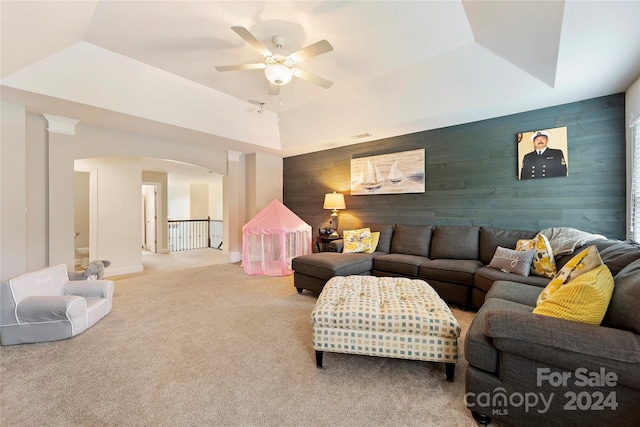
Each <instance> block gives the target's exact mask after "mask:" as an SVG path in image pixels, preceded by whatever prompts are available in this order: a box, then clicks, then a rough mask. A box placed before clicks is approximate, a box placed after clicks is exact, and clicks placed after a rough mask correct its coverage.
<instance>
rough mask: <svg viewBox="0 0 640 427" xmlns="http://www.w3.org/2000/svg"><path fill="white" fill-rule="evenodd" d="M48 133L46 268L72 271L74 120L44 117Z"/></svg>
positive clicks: (76, 122) (45, 115)
mask: <svg viewBox="0 0 640 427" xmlns="http://www.w3.org/2000/svg"><path fill="white" fill-rule="evenodd" d="M44 118H45V119H47V122H48V128H47V130H48V131H49V141H48V142H49V173H48V175H49V176H48V178H49V179H48V183H49V185H48V191H47V194H48V198H49V202H48V203H49V265H56V264H66V265H67V269H68V270H70V271H73V269H74V223H73V203H74V200H73V160H74V157H75V142H74V139H75V138H74V137H75V134H76V132H75V127H76V125H77V124H78V120H73V119H67V118H65V117H57V116H51V115H48V114H44Z"/></svg>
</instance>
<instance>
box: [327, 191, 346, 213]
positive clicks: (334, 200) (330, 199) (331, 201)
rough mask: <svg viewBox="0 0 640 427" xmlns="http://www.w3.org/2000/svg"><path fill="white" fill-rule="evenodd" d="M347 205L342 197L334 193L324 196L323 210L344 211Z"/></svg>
mask: <svg viewBox="0 0 640 427" xmlns="http://www.w3.org/2000/svg"><path fill="white" fill-rule="evenodd" d="M346 208H347V205H345V203H344V195H343V194H338V193H336V192H335V191H334V192H333V193H327V194H325V195H324V209H333V210H336V209H346Z"/></svg>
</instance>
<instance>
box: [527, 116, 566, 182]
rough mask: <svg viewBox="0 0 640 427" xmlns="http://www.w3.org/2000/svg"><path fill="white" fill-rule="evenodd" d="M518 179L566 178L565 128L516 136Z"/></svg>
mask: <svg viewBox="0 0 640 427" xmlns="http://www.w3.org/2000/svg"><path fill="white" fill-rule="evenodd" d="M517 143H518V179H541V178H554V177H559V176H567V175H568V173H569V161H568V159H567V128H566V127H561V128H553V129H540V130H534V131H530V132H523V133H519V134H518V135H517Z"/></svg>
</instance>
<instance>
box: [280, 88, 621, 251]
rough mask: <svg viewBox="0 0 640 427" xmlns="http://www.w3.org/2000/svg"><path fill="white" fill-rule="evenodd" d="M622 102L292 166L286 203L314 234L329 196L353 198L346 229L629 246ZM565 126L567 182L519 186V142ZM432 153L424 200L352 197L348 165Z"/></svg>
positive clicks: (334, 153)
mask: <svg viewBox="0 0 640 427" xmlns="http://www.w3.org/2000/svg"><path fill="white" fill-rule="evenodd" d="M624 114H625V113H624V94H617V95H611V96H606V97H601V98H594V99H588V100H584V101H580V102H575V103H571V104H566V105H559V106H554V107H549V108H544V109H540V110H535V111H528V112H523V113H518V114H513V115H510V116H505V117H499V118H495V119H490V120H483V121H480V122H474V123H466V124H463V125H458V126H451V127H447V128H441V129H433V130H428V131H424V132H418V133H414V134H408V135H401V136H398V137H394V138H388V139H382V140H377V141H371V142H366V143H363V144H356V145H351V146H347V147H340V148H336V149H333V150H325V151H320V152H316V153H310V154H305V155H301V156H294V157H288V158H285V159H284V167H283V170H284V203H285V205H287V206H288V207H289V208H290V209H291V210H293V211H294V212H295V213H296V214H298V215H299V216H300V217H301V218H302V219H304V220H305V221H306V222H307V223H309V224H310V225H311V226H313V227H314V228H318V227H326V226H328V224H329V216H330V211H328V210H324V209H323V208H322V203H323V199H324V194H325V193H327V192H332V191H337V192H340V193H343V194H345V200H346V204H347V209H346V210H344V211H341V212H340V228H351V227H357V226H359V225H360V224H361V223H368V222H378V223H405V224H433V225H488V226H493V227H501V228H513V229H522V230H540V229H543V228H548V227H560V226H567V227H575V228H578V229H581V230H584V231H589V232H592V233H600V234H604V235H606V236H609V237H613V238H618V239H624V236H625V231H624V230H625V226H624V222H625V167H626V166H625V165H626V162H625V128H624ZM560 126H567V137H568V153H567V157H568V162H569V176H568V177H561V178H546V179H541V180H526V181H519V180H518V179H517V176H518V170H517V160H516V156H517V146H516V143H515V136H516V134H517V133H519V132H527V131H531V130H535V129H545V128H554V127H560ZM418 148H424V149H425V169H426V170H425V178H426V182H425V188H426V191H425V192H424V193H421V194H393V195H366V196H351V195H350V191H349V182H350V161H351V159H352V158H358V157H366V156H372V155H377V154H385V153H393V152H397V151H407V150H414V149H418Z"/></svg>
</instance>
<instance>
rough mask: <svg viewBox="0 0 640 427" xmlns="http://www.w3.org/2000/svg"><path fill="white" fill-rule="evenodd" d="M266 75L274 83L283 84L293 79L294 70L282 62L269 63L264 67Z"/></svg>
mask: <svg viewBox="0 0 640 427" xmlns="http://www.w3.org/2000/svg"><path fill="white" fill-rule="evenodd" d="M264 75H265V76H266V77H267V80H269V81H270V82H271V83H273V84H274V85H278V86H282V85H286V84H287V83H289V82H290V81H291V78H292V77H293V70H292V69H291V68H289V67H287V66H286V65H283V64H281V63H275V64H269V65H267V68H265V69H264Z"/></svg>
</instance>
